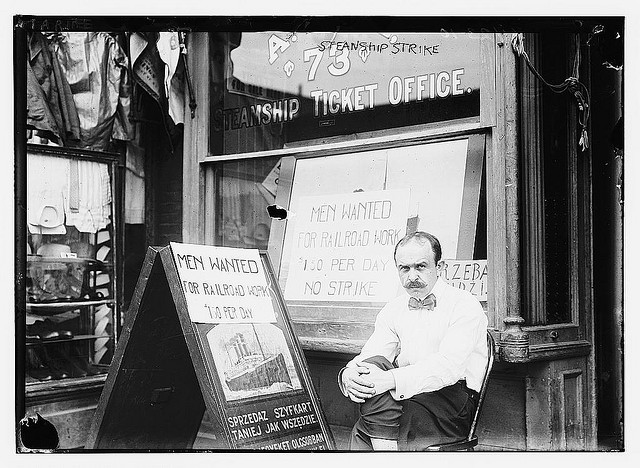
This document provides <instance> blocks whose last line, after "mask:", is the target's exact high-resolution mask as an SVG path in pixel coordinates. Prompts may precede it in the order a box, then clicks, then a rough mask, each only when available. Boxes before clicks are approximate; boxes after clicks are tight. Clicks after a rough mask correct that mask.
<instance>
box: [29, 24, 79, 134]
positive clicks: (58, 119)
mask: <svg viewBox="0 0 640 468" xmlns="http://www.w3.org/2000/svg"><path fill="white" fill-rule="evenodd" d="M28 43H29V47H28V51H27V126H30V127H33V128H35V129H37V130H39V131H40V132H41V133H42V136H44V137H45V138H48V139H51V140H54V141H57V142H58V143H60V144H62V145H63V146H64V145H66V144H67V143H68V142H69V141H78V140H79V139H80V120H79V118H78V111H77V109H76V106H75V102H74V100H73V96H72V93H71V87H70V86H69V83H68V82H67V79H66V77H65V76H64V72H63V71H62V68H61V67H60V62H59V61H58V58H57V56H56V55H55V54H54V53H52V50H53V47H52V45H51V44H50V42H49V41H48V40H47V38H45V36H43V35H42V34H41V33H39V32H32V33H30V34H29V36H28Z"/></svg>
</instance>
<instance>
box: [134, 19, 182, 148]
mask: <svg viewBox="0 0 640 468" xmlns="http://www.w3.org/2000/svg"><path fill="white" fill-rule="evenodd" d="M158 40H159V35H158V33H155V32H146V33H139V32H137V33H132V34H131V35H130V36H129V55H130V60H131V64H132V65H131V69H132V75H133V80H134V81H135V82H136V83H137V85H138V86H139V88H141V89H142V90H144V92H145V93H146V94H147V95H149V96H151V98H152V99H153V100H154V101H155V102H156V103H157V104H158V106H159V108H160V115H161V117H162V123H163V126H164V129H165V131H166V132H167V136H168V137H169V139H168V144H169V147H170V151H171V152H173V149H174V143H175V142H174V141H172V140H173V138H175V137H176V136H177V132H176V125H175V123H174V122H173V121H172V119H171V118H170V116H169V100H168V98H167V93H166V91H165V75H166V73H165V71H166V70H165V67H166V66H167V65H166V64H165V62H164V61H163V59H162V58H161V57H160V52H159V50H158V45H157V42H158ZM168 48H169V50H170V49H171V45H170V40H169V45H168ZM164 49H165V52H166V47H164ZM170 55H172V54H171V53H169V52H166V56H165V58H166V60H167V61H169V62H170V63H172V61H173V60H172V59H170V58H169V56H170ZM176 118H178V117H176Z"/></svg>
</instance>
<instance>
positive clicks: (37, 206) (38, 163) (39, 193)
mask: <svg viewBox="0 0 640 468" xmlns="http://www.w3.org/2000/svg"><path fill="white" fill-rule="evenodd" d="M68 183H69V160H68V159H66V158H58V157H52V156H44V155H39V154H30V155H29V157H28V158H27V223H28V226H29V232H31V233H32V234H66V232H67V230H66V228H65V226H64V221H65V210H66V203H67V196H68V191H69V186H68Z"/></svg>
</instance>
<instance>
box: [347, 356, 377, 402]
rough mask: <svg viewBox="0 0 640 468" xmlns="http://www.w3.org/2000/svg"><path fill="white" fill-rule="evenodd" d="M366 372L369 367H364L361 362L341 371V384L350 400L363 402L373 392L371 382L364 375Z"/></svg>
mask: <svg viewBox="0 0 640 468" xmlns="http://www.w3.org/2000/svg"><path fill="white" fill-rule="evenodd" d="M368 373H369V368H367V367H364V366H363V365H362V364H356V365H355V366H354V367H347V368H346V369H345V370H344V371H343V372H342V384H343V385H344V388H345V390H346V391H347V395H348V396H349V399H350V400H351V401H355V402H356V403H364V401H365V400H366V399H368V398H371V397H372V396H373V395H374V394H375V390H374V389H373V383H372V382H370V381H369V379H368V378H367V377H366V375H367V374H368Z"/></svg>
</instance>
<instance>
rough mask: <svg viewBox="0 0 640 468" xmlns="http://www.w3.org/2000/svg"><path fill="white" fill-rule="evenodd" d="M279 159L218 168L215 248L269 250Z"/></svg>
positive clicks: (251, 160)
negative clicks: (218, 246) (272, 207)
mask: <svg viewBox="0 0 640 468" xmlns="http://www.w3.org/2000/svg"><path fill="white" fill-rule="evenodd" d="M279 172H280V158H277V157H271V158H259V159H247V160H239V161H229V162H225V163H222V164H220V165H219V169H218V171H217V174H218V181H217V187H218V197H217V200H218V205H219V206H218V210H217V212H218V220H217V223H216V245H223V246H226V247H243V248H255V249H266V248H267V244H268V241H269V235H270V231H271V218H270V217H269V214H268V213H267V210H266V207H267V206H268V205H272V204H273V203H275V200H276V192H277V187H278V181H279Z"/></svg>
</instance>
